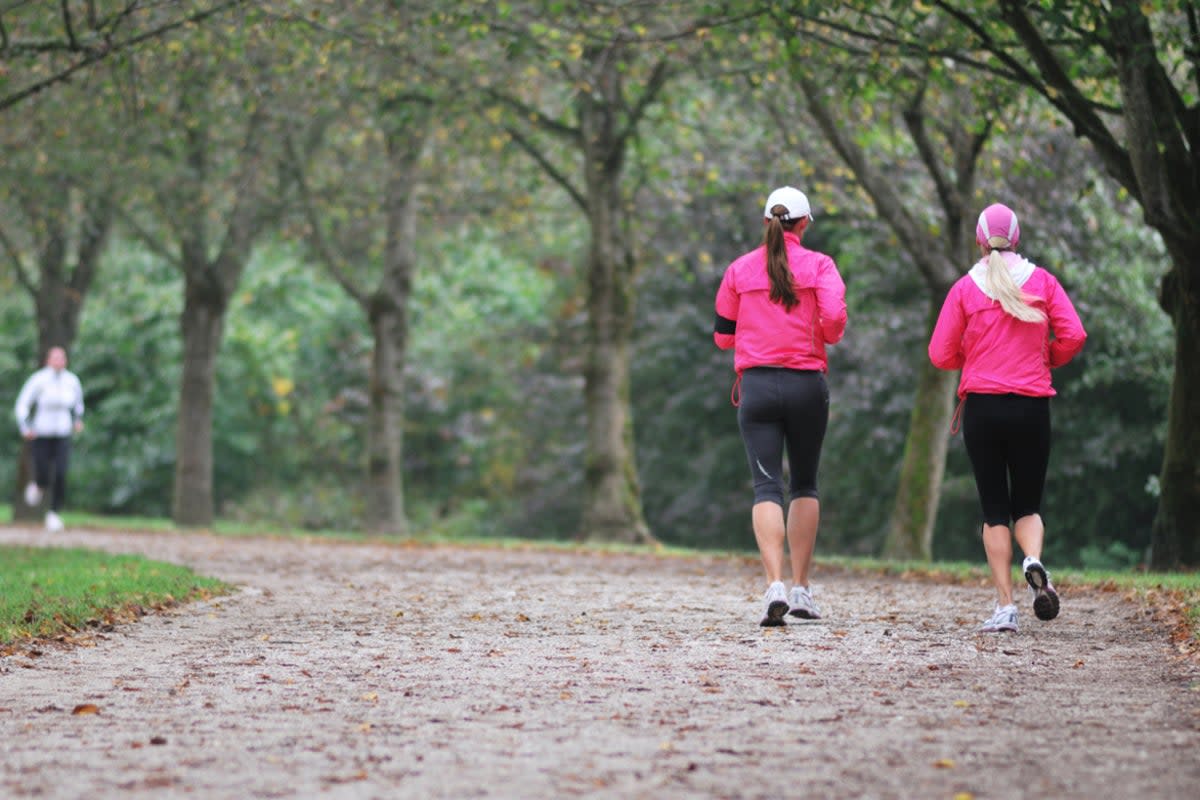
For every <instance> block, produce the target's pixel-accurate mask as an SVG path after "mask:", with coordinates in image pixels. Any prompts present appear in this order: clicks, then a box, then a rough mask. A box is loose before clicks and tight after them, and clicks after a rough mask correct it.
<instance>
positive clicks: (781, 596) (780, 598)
mask: <svg viewBox="0 0 1200 800" xmlns="http://www.w3.org/2000/svg"><path fill="white" fill-rule="evenodd" d="M763 601H764V602H765V603H766V605H767V609H766V614H765V615H764V616H763V618H762V622H760V623H758V624H759V625H761V626H763V627H764V628H778V627H779V626H780V625H783V624H784V621H783V616H784V615H785V614H787V612H788V601H787V587H786V586H784V585H783V581H775V582H774V583H772V584H771V585H770V586H768V587H767V593H766V594H765V595H763Z"/></svg>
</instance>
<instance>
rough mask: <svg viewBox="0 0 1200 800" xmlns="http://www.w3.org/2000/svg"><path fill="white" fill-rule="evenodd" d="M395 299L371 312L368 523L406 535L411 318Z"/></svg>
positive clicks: (387, 530) (374, 527)
mask: <svg viewBox="0 0 1200 800" xmlns="http://www.w3.org/2000/svg"><path fill="white" fill-rule="evenodd" d="M394 301H395V298H390V297H389V298H386V302H383V303H378V304H377V305H378V307H377V308H375V309H372V311H371V312H370V318H371V333H372V334H373V336H374V338H375V349H374V352H373V353H372V356H371V390H370V409H369V412H368V414H367V425H368V426H369V427H368V430H367V525H368V526H369V527H370V528H371V530H374V531H378V532H380V533H394V534H399V535H405V534H407V533H408V521H407V519H406V517H405V511H404V415H405V404H404V359H405V349H406V339H407V322H406V320H405V318H404V313H403V310H398V309H397V308H396V307H395V302H394Z"/></svg>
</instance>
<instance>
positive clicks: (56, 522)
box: [46, 511, 63, 533]
mask: <svg viewBox="0 0 1200 800" xmlns="http://www.w3.org/2000/svg"><path fill="white" fill-rule="evenodd" d="M62 529H63V521H62V517H60V516H58V514H55V513H54V512H53V511H47V512H46V530H48V531H50V532H51V533H58V532H59V531H61V530H62Z"/></svg>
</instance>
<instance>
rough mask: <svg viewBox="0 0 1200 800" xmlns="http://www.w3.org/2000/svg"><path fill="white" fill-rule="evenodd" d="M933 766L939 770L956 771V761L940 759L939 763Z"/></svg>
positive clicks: (936, 762) (934, 763)
mask: <svg viewBox="0 0 1200 800" xmlns="http://www.w3.org/2000/svg"><path fill="white" fill-rule="evenodd" d="M933 765H934V766H935V767H937V768H938V769H954V759H952V758H939V759H938V760H937V761H935V762H933Z"/></svg>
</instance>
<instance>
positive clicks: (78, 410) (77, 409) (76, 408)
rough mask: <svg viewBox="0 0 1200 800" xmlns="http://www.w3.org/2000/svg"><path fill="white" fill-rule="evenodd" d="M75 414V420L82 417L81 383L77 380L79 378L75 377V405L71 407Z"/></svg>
mask: <svg viewBox="0 0 1200 800" xmlns="http://www.w3.org/2000/svg"><path fill="white" fill-rule="evenodd" d="M71 410H72V412H73V413H74V415H75V421H76V422H78V421H79V420H81V419H83V384H82V383H80V382H79V378H78V377H76V378H75V406H74V408H72V409H71Z"/></svg>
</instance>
